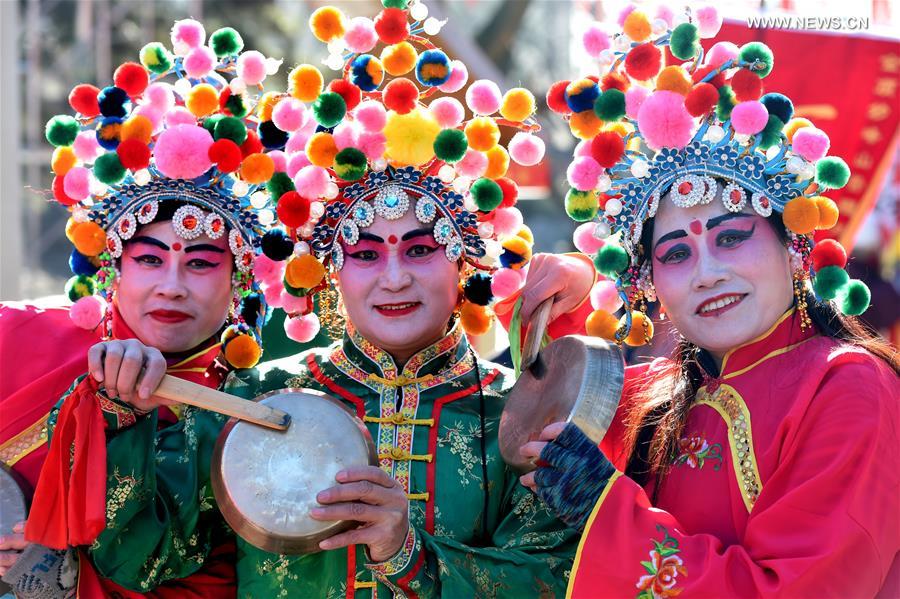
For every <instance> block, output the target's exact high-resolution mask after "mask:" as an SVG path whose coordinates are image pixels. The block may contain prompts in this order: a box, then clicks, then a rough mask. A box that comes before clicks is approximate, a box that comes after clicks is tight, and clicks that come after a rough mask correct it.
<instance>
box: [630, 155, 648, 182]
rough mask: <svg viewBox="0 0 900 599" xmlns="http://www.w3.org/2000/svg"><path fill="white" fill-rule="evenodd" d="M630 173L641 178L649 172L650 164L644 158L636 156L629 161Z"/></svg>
mask: <svg viewBox="0 0 900 599" xmlns="http://www.w3.org/2000/svg"><path fill="white" fill-rule="evenodd" d="M631 174H632V175H634V176H635V177H637V178H638V179H642V178H644V177H646V176H647V175H649V174H650V165H649V164H648V163H647V161H646V160H644V159H642V158H638V159H637V160H635V161H634V162H633V163H631Z"/></svg>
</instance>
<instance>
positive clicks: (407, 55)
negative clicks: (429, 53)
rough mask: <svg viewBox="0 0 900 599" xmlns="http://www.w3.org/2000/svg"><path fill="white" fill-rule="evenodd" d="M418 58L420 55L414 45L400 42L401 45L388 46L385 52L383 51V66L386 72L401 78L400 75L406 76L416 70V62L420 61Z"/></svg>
mask: <svg viewBox="0 0 900 599" xmlns="http://www.w3.org/2000/svg"><path fill="white" fill-rule="evenodd" d="M418 58H419V53H418V52H416V49H415V47H413V45H412V44H410V43H409V42H400V43H399V44H394V45H392V46H386V47H385V48H384V50H382V51H381V66H383V67H384V70H385V71H387V72H388V73H389V74H390V75H393V76H394V77H399V76H400V75H406V74H407V73H409V72H410V71H411V70H413V69H414V68H416V60H418Z"/></svg>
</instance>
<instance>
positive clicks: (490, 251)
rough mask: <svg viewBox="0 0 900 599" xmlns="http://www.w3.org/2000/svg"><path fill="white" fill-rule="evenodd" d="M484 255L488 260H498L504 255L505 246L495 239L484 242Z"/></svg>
mask: <svg viewBox="0 0 900 599" xmlns="http://www.w3.org/2000/svg"><path fill="white" fill-rule="evenodd" d="M484 253H485V255H486V256H487V257H488V258H492V259H496V258H499V257H500V254H502V253H503V245H501V244H500V242H499V241H495V240H493V239H485V240H484Z"/></svg>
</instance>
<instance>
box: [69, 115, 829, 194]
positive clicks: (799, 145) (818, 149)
mask: <svg viewBox="0 0 900 599" xmlns="http://www.w3.org/2000/svg"><path fill="white" fill-rule="evenodd" d="M829 147H831V140H829V139H828V135H827V134H826V133H825V132H824V131H822V130H821V129H816V128H815V127H803V128H802V129H798V130H797V132H796V133H794V139H793V143H792V145H791V149H792V150H793V151H794V153H795V154H797V155H798V156H800V157H801V158H803V159H804V160H809V161H810V162H815V161H816V160H819V159H820V158H824V156H825V154H827V153H828V148H829ZM66 193H69V192H68V191H67V192H66ZM69 195H71V194H69ZM73 197H74V196H73Z"/></svg>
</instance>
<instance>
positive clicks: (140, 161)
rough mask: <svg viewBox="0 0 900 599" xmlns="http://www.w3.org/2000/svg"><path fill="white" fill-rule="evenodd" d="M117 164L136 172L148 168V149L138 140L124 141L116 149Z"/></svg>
mask: <svg viewBox="0 0 900 599" xmlns="http://www.w3.org/2000/svg"><path fill="white" fill-rule="evenodd" d="M116 154H118V155H119V162H121V163H122V166H124V167H125V168H127V169H130V170H133V171H136V170H140V169H142V168H147V167H148V166H150V147H149V146H148V145H147V144H145V143H144V142H142V141H141V140H139V139H126V140H125V141H123V142H122V143H120V144H119V145H118V147H117V148H116Z"/></svg>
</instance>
